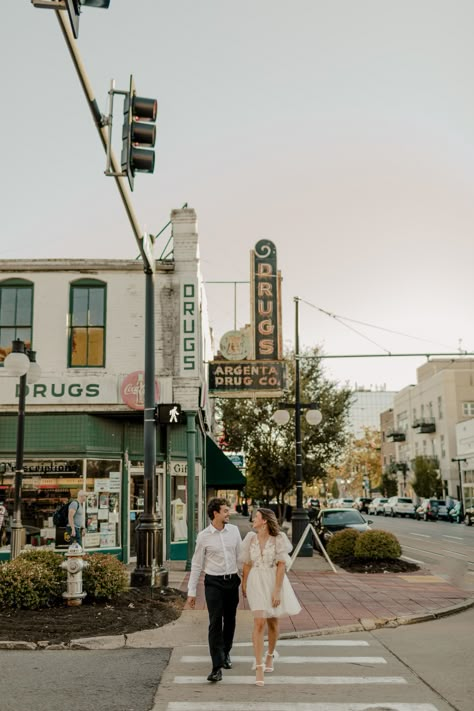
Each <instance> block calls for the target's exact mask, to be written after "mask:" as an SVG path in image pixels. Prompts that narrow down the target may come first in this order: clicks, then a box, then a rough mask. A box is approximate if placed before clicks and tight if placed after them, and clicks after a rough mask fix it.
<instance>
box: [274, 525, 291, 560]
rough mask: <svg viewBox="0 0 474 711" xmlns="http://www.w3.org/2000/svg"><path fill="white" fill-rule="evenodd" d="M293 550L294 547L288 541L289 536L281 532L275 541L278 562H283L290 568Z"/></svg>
mask: <svg viewBox="0 0 474 711" xmlns="http://www.w3.org/2000/svg"><path fill="white" fill-rule="evenodd" d="M292 548H293V546H292V544H291V543H290V541H289V540H288V537H287V535H286V534H285V533H283V532H280V533H279V534H278V536H277V537H276V539H275V554H276V562H277V563H279V562H283V563H284V564H285V565H286V566H287V567H288V566H289V564H290V556H289V555H288V554H289V552H290V551H291V549H292Z"/></svg>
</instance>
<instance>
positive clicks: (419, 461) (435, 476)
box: [412, 455, 443, 499]
mask: <svg viewBox="0 0 474 711" xmlns="http://www.w3.org/2000/svg"><path fill="white" fill-rule="evenodd" d="M413 473H414V475H415V478H414V479H413V482H412V487H413V491H414V492H415V494H417V496H421V497H423V498H425V499H429V498H430V497H432V496H435V497H436V498H438V499H439V498H440V496H441V494H442V491H443V484H442V481H441V478H440V476H439V462H438V460H437V458H436V457H425V456H423V455H419V456H417V457H415V459H414V460H413Z"/></svg>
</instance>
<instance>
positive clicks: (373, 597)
mask: <svg viewBox="0 0 474 711" xmlns="http://www.w3.org/2000/svg"><path fill="white" fill-rule="evenodd" d="M232 523H234V524H237V525H238V526H239V528H240V529H241V532H242V533H243V534H244V535H245V532H246V530H250V526H249V524H248V520H247V519H244V518H243V517H235V516H233V517H232ZM288 577H289V579H290V581H291V584H292V585H293V588H294V590H295V593H296V595H297V597H298V599H299V602H300V605H301V607H302V608H303V609H302V610H301V612H300V613H299V615H295V616H294V617H290V618H284V619H283V620H282V621H281V624H280V631H281V633H283V634H285V633H286V634H294V633H298V632H309V631H317V630H321V629H328V628H337V627H341V626H346V625H354V624H357V623H360V621H361V620H364V621H367V622H369V623H370V621H375V623H376V624H377V622H379V624H384V623H387V622H389V623H390V621H391V620H396V619H397V620H398V622H399V623H400V622H403V618H405V621H408V620H409V619H410V618H412V617H413V616H418V617H423V616H427V617H428V616H432V617H434V616H435V615H436V614H438V613H441V612H443V611H444V612H448V611H449V609H450V608H453V607H455V606H461V605H462V604H464V605H465V606H469V605H470V604H474V600H472V598H470V594H469V592H467V591H465V590H461V589H459V588H457V587H455V586H454V585H451V584H450V583H449V582H447V581H446V580H445V579H444V578H442V577H439V576H436V575H431V574H430V573H424V572H422V571H420V572H418V573H408V574H400V573H397V574H394V573H377V574H357V573H347V572H345V571H341V570H340V571H338V572H337V573H334V572H333V571H332V570H331V569H330V568H329V565H328V564H327V563H326V561H325V560H324V559H323V558H322V557H321V556H320V555H319V554H318V553H315V554H314V555H313V556H312V557H308V558H297V559H296V560H295V562H294V565H293V567H292V569H291V570H290V572H289V574H288ZM188 578H189V573H187V574H186V575H185V577H184V579H182V582H181V586H180V589H181V590H187V582H188ZM205 609H206V603H205V599H204V583H203V576H201V579H200V581H199V584H198V588H197V596H196V610H205ZM239 609H240V610H248V609H249V608H248V603H247V600H245V599H244V598H243V596H242V594H241V595H240V603H239ZM400 618H402V619H400Z"/></svg>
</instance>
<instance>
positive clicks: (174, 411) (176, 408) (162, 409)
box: [155, 404, 186, 425]
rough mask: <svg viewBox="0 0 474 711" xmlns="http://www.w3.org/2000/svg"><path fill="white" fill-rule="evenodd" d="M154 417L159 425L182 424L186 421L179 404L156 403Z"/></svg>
mask: <svg viewBox="0 0 474 711" xmlns="http://www.w3.org/2000/svg"><path fill="white" fill-rule="evenodd" d="M155 418H156V420H157V422H158V424H160V425H182V424H185V422H186V415H185V414H184V412H183V411H182V410H181V405H176V404H171V405H157V406H156V409H155Z"/></svg>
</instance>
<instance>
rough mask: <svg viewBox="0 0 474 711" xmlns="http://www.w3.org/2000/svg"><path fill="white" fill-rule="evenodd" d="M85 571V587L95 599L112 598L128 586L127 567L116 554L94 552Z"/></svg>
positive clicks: (89, 556)
mask: <svg viewBox="0 0 474 711" xmlns="http://www.w3.org/2000/svg"><path fill="white" fill-rule="evenodd" d="M86 560H87V562H88V563H89V565H88V566H87V567H86V568H85V569H84V571H83V587H84V590H85V592H86V593H87V596H88V597H90V598H91V599H93V600H111V599H113V598H114V597H117V595H119V594H120V593H121V592H123V591H124V590H126V589H127V588H128V573H127V568H126V567H125V565H124V564H123V563H121V562H120V561H119V560H118V559H117V558H115V556H113V555H109V554H106V553H92V555H88V556H86Z"/></svg>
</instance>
